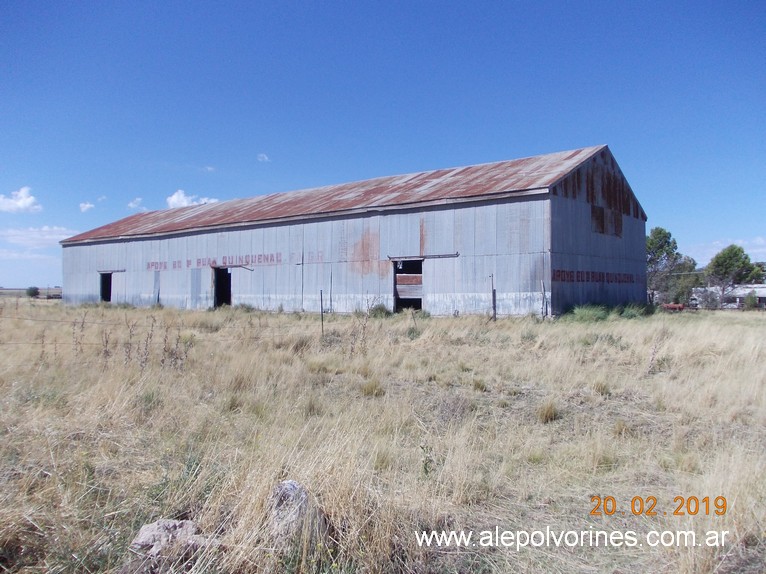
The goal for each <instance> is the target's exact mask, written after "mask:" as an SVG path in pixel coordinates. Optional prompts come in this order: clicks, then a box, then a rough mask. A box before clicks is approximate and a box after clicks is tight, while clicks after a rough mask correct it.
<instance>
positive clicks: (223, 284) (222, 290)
mask: <svg viewBox="0 0 766 574" xmlns="http://www.w3.org/2000/svg"><path fill="white" fill-rule="evenodd" d="M224 305H231V272H230V271H229V269H228V268H226V267H214V268H213V307H215V308H216V309H217V308H218V307H223V306H224Z"/></svg>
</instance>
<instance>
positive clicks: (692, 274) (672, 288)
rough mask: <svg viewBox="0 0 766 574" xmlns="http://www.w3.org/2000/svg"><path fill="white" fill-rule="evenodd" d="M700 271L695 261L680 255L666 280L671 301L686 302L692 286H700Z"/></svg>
mask: <svg viewBox="0 0 766 574" xmlns="http://www.w3.org/2000/svg"><path fill="white" fill-rule="evenodd" d="M702 286H703V285H702V273H701V272H699V271H697V262H696V261H695V260H694V259H692V258H691V257H688V256H686V255H682V256H681V258H680V260H679V261H678V263H677V264H676V266H675V268H674V270H673V273H672V275H671V276H670V280H669V281H668V296H669V297H670V299H671V300H672V301H673V303H684V304H686V303H688V302H689V297H691V294H692V289H693V288H694V287H702Z"/></svg>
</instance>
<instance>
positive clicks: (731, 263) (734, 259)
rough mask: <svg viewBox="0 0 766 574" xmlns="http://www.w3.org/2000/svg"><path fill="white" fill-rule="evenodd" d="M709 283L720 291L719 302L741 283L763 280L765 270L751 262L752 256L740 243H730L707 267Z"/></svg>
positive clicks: (706, 272)
mask: <svg viewBox="0 0 766 574" xmlns="http://www.w3.org/2000/svg"><path fill="white" fill-rule="evenodd" d="M705 275H706V277H707V280H708V283H709V284H710V285H712V286H713V287H716V288H717V289H718V291H719V297H718V304H719V306H722V305H723V304H724V303H725V300H726V296H727V295H728V294H729V293H731V291H732V289H734V287H735V286H736V285H738V284H741V283H758V282H760V281H763V270H761V268H760V267H758V266H756V265H753V264H752V263H751V262H750V257H749V256H748V255H747V253H745V250H744V249H742V247H740V246H739V245H729V246H728V247H725V248H724V249H722V250H721V251H719V252H718V253H717V254H716V255H715V257H713V259H711V260H710V263H708V266H707V268H706V269H705Z"/></svg>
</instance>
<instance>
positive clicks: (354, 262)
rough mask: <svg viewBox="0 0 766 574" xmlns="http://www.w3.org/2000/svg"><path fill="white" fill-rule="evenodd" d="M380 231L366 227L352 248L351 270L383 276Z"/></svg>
mask: <svg viewBox="0 0 766 574" xmlns="http://www.w3.org/2000/svg"><path fill="white" fill-rule="evenodd" d="M379 256H380V233H378V232H376V231H372V230H371V229H365V230H364V233H362V237H361V238H360V239H359V241H357V242H356V243H354V245H353V247H352V248H351V270H352V271H353V272H356V273H359V274H360V275H369V274H370V273H373V272H375V273H378V275H380V276H381V277H385V274H383V275H381V269H382V266H381V265H379V264H378V263H379Z"/></svg>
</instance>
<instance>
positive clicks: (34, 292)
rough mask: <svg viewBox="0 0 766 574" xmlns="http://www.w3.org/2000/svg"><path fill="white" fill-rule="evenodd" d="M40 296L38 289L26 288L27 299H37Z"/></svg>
mask: <svg viewBox="0 0 766 574" xmlns="http://www.w3.org/2000/svg"><path fill="white" fill-rule="evenodd" d="M38 295H40V289H39V288H37V287H27V297H37V296H38Z"/></svg>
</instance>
